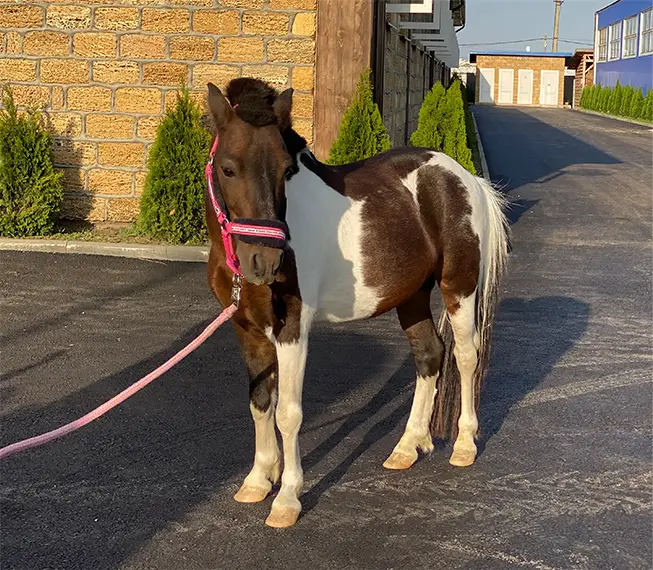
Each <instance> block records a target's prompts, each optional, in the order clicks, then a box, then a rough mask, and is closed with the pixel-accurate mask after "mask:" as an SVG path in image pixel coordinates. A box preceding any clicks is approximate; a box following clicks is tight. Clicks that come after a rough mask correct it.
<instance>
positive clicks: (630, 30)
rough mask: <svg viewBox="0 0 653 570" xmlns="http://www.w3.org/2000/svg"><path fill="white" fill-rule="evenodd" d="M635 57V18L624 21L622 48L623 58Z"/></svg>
mask: <svg viewBox="0 0 653 570" xmlns="http://www.w3.org/2000/svg"><path fill="white" fill-rule="evenodd" d="M636 55H637V16H633V17H632V18H626V19H625V20H624V47H623V57H624V58H626V57H635V56H636Z"/></svg>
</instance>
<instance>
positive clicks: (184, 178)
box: [137, 87, 211, 243]
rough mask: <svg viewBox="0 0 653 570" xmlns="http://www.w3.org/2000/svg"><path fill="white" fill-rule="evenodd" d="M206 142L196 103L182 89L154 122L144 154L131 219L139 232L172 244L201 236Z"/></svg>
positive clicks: (203, 235)
mask: <svg viewBox="0 0 653 570" xmlns="http://www.w3.org/2000/svg"><path fill="white" fill-rule="evenodd" d="M210 145H211V135H210V133H209V132H208V131H207V130H206V129H204V128H203V127H202V126H201V124H200V110H199V107H198V106H197V105H196V104H195V103H194V102H193V101H192V99H191V98H190V95H189V93H188V90H187V89H186V87H183V88H182V90H181V93H180V94H179V95H178V97H177V105H176V106H175V108H174V109H172V110H170V111H168V112H167V113H166V116H165V117H164V119H163V121H162V122H161V124H160V125H159V128H158V130H157V134H156V139H155V141H154V144H153V145H152V151H151V152H150V158H149V165H148V166H149V170H148V173H147V177H146V179H145V190H144V192H143V196H142V198H141V204H140V216H139V219H138V223H137V225H138V227H139V229H140V230H141V231H142V232H143V233H145V234H147V235H150V236H152V237H155V238H159V239H164V240H166V241H170V242H172V243H201V242H202V241H203V240H205V239H206V224H205V215H204V195H205V191H206V180H205V178H204V166H205V164H206V161H207V159H208V154H209V149H210Z"/></svg>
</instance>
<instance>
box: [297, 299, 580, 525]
mask: <svg viewBox="0 0 653 570" xmlns="http://www.w3.org/2000/svg"><path fill="white" fill-rule="evenodd" d="M588 319H589V305H588V304H587V303H584V302H582V301H579V300H577V299H574V298H571V297H557V296H552V297H540V298H537V299H532V300H525V299H521V298H507V299H505V300H503V302H502V303H501V305H500V308H499V311H498V313H497V320H496V324H495V330H494V339H493V350H492V359H491V364H490V370H489V373H488V376H487V378H486V380H485V384H484V387H483V390H482V395H481V405H480V410H479V416H480V417H479V421H480V423H481V434H482V437H481V440H480V441H479V442H478V448H479V456H480V455H481V454H482V453H483V450H484V448H485V445H486V444H487V442H488V440H489V439H490V438H492V437H493V436H494V435H495V434H496V433H497V432H498V431H499V430H500V429H501V426H502V424H503V422H504V421H505V419H506V417H507V416H508V414H509V413H510V409H511V408H512V407H513V406H514V405H515V404H516V403H518V402H519V401H521V400H522V399H523V398H524V397H525V396H526V395H527V394H528V393H529V392H531V391H532V390H534V389H535V388H536V387H537V385H538V384H539V383H540V382H542V380H544V378H546V377H547V375H548V374H549V373H550V372H551V370H552V369H553V367H554V366H555V365H556V363H557V362H558V361H559V360H560V359H561V358H562V357H563V356H564V354H565V353H566V352H567V351H568V350H570V349H571V348H572V347H573V346H574V344H575V343H576V342H577V341H578V340H579V339H580V338H581V337H582V336H583V334H584V332H585V330H586V328H587V324H588ZM413 381H414V364H413V359H412V356H409V357H407V358H406V359H405V360H404V363H403V365H402V366H401V367H400V368H399V370H397V372H396V373H395V374H393V375H392V377H391V378H390V379H389V380H388V381H387V382H386V383H385V384H384V386H383V387H382V388H381V389H380V390H379V391H378V392H377V393H376V395H374V397H372V399H370V400H369V401H368V402H367V403H366V404H365V405H364V406H363V407H362V408H360V409H358V410H356V411H355V412H353V413H352V414H351V415H350V416H349V418H348V419H347V420H346V421H345V423H343V424H342V426H341V427H340V428H338V430H337V431H336V432H335V433H334V434H333V435H331V436H329V437H328V438H327V439H326V440H324V441H323V442H322V443H320V444H319V445H318V446H317V447H316V448H315V449H314V450H312V451H311V452H310V453H309V454H308V455H306V456H305V458H304V460H303V464H304V467H305V468H306V469H307V470H310V469H311V468H313V467H314V466H315V465H316V464H317V463H319V462H320V461H321V460H322V459H323V458H324V457H325V456H326V455H327V454H328V453H330V452H331V451H333V450H334V449H335V448H336V447H337V446H338V445H342V441H343V440H344V439H345V437H346V436H348V435H349V434H351V433H352V432H354V431H355V430H356V429H358V428H359V427H360V426H361V425H362V424H363V423H364V422H366V421H367V420H368V419H369V418H370V417H371V415H373V414H376V413H378V412H379V411H381V410H382V409H383V408H384V407H385V406H386V405H388V404H389V403H390V402H392V401H393V400H396V399H397V398H399V397H400V396H401V395H402V393H405V392H406V391H409V393H410V397H409V398H407V399H406V401H405V402H403V403H402V404H401V405H399V406H398V407H397V408H396V409H394V410H393V411H392V412H391V413H389V414H388V415H387V416H385V417H384V418H382V419H381V420H379V421H378V422H376V423H375V424H374V425H373V426H372V427H371V428H370V429H369V430H368V431H367V433H365V435H364V436H363V437H362V439H361V440H360V443H358V445H356V447H355V448H353V449H352V450H351V451H350V452H349V454H348V455H347V457H346V458H345V459H343V460H342V461H341V462H340V463H339V464H338V465H336V466H335V467H334V468H332V469H331V470H330V471H329V472H328V473H326V474H325V475H323V476H322V477H321V478H320V480H319V481H318V482H317V483H316V484H315V485H313V487H312V488H311V489H310V490H309V491H308V492H307V493H305V494H304V495H303V497H302V499H301V500H302V508H303V513H304V514H306V513H308V512H309V511H310V510H311V509H313V508H314V507H315V506H316V505H317V504H318V503H319V501H320V498H321V496H322V495H323V494H324V493H326V492H327V491H329V489H331V488H332V487H333V486H334V485H336V484H337V483H338V482H339V481H340V480H341V479H342V478H343V476H344V475H345V474H346V473H347V472H348V470H349V468H350V467H351V466H352V465H353V464H354V463H355V462H356V460H357V459H358V458H359V457H361V456H362V455H363V454H364V453H365V452H366V451H367V450H368V449H369V448H370V447H371V446H373V445H375V444H376V443H377V442H378V441H379V440H381V439H382V438H384V437H386V436H387V435H388V434H389V433H390V432H392V431H393V430H394V429H395V428H396V427H397V425H398V424H401V426H400V429H401V430H403V426H404V424H405V421H406V418H407V415H408V413H409V412H410V406H411V403H412V389H411V387H412V386H413V383H412V382H413ZM394 443H395V442H393V444H394ZM435 443H436V449H438V448H439V449H440V450H442V448H445V447H447V445H445V444H444V442H442V441H436V442H435ZM448 445H451V442H449V444H448Z"/></svg>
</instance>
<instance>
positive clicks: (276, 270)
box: [272, 251, 283, 275]
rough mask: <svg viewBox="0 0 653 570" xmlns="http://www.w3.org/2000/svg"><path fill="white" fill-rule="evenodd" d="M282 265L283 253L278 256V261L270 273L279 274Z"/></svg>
mask: <svg viewBox="0 0 653 570" xmlns="http://www.w3.org/2000/svg"><path fill="white" fill-rule="evenodd" d="M282 265H283V251H282V252H281V255H280V256H279V259H278V260H277V262H276V263H275V265H274V268H273V269H272V272H273V273H274V275H276V274H277V273H279V270H280V269H281V266H282Z"/></svg>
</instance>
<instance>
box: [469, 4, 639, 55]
mask: <svg viewBox="0 0 653 570" xmlns="http://www.w3.org/2000/svg"><path fill="white" fill-rule="evenodd" d="M625 1H626V2H627V1H628V0H625ZM610 3H612V0H564V2H563V4H562V10H561V12H560V38H561V39H564V40H579V41H580V40H590V41H589V44H587V47H591V46H592V38H593V35H594V32H593V30H594V12H596V11H597V10H600V9H601V8H603V7H604V6H607V5H608V4H610ZM554 13H555V5H554V3H553V0H467V25H466V26H465V28H464V29H463V30H462V31H461V32H460V33H459V34H458V42H459V43H460V44H461V46H460V57H462V58H465V59H467V58H468V57H469V52H470V51H478V50H493V51H495V50H519V51H522V50H524V49H526V46H527V45H530V46H531V50H532V51H543V49H544V40H536V41H529V42H521V43H515V44H506V45H481V46H465V45H463V44H469V43H481V42H499V41H507V40H522V39H528V38H543V37H544V35H545V34H546V35H548V36H549V40H548V51H550V50H551V37H552V36H553V15H554ZM579 47H584V46H581V45H578V44H572V43H565V42H562V41H559V42H558V51H570V52H573V51H574V50H575V49H576V48H579Z"/></svg>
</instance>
